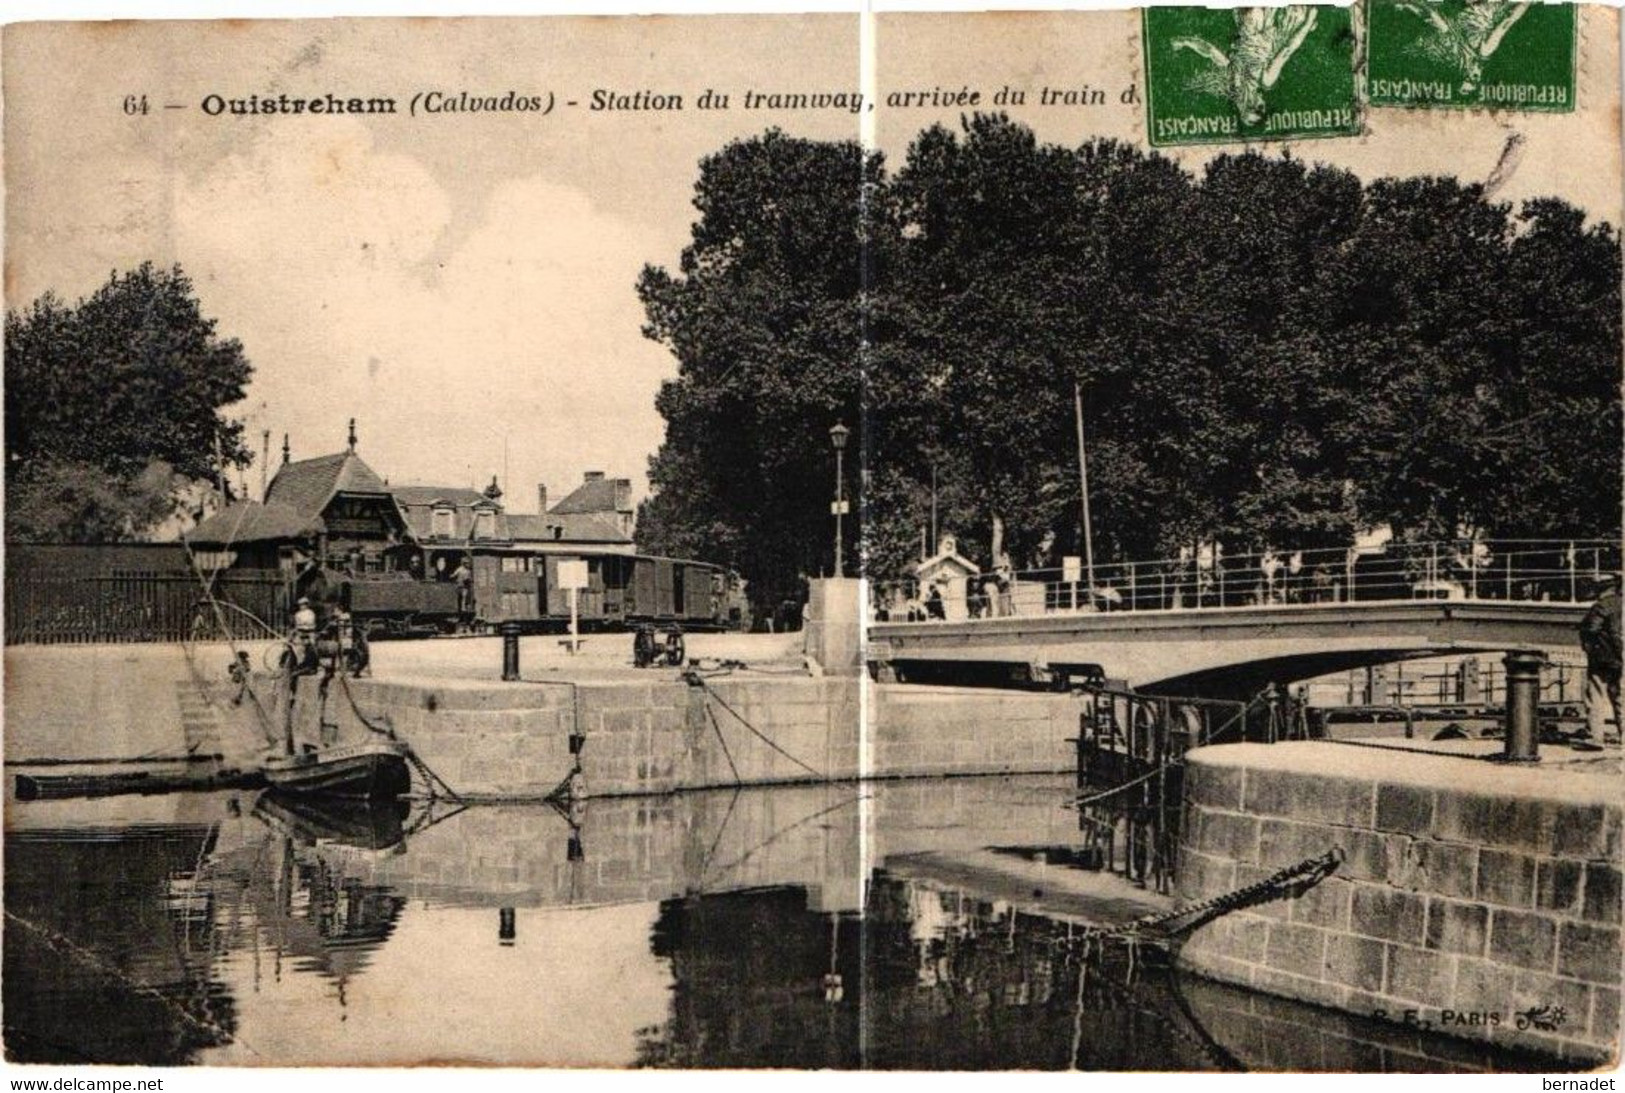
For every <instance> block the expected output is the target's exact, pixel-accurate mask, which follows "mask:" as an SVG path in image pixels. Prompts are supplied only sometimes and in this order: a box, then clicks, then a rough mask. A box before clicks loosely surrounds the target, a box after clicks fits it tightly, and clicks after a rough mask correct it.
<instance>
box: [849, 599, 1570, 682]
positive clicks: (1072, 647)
mask: <svg viewBox="0 0 1625 1093" xmlns="http://www.w3.org/2000/svg"><path fill="white" fill-rule="evenodd" d="M1586 610H1587V605H1586V604H1585V603H1572V602H1570V603H1551V602H1543V601H1524V600H1453V601H1445V600H1414V601H1387V602H1361V601H1355V602H1343V603H1311V604H1270V605H1262V606H1245V607H1222V608H1183V609H1181V608H1173V609H1164V610H1152V611H1146V610H1140V611H1089V610H1084V611H1057V612H1050V613H1042V614H1034V615H1026V616H1023V615H1016V616H1011V617H1004V618H975V619H964V620H959V621H944V620H932V621H928V622H882V623H873V624H871V625H870V627H869V630H868V635H867V646H866V649H867V656H868V659H869V662H870V665H871V666H872V667H873V668H874V669H876V670H877V672H879V673H881V674H882V675H883V677H884V676H891V675H895V676H896V677H897V678H900V679H902V680H903V681H907V680H908V679H909V678H910V676H911V674H912V675H914V676H915V677H916V678H918V677H920V676H923V675H933V674H934V676H935V678H943V673H944V671H946V672H947V673H949V674H950V675H951V674H952V673H953V670H954V668H955V667H959V668H961V669H963V670H964V674H965V675H966V676H969V675H972V674H975V673H976V672H978V671H980V672H981V673H982V674H983V675H984V676H985V675H987V674H989V673H990V672H996V671H997V669H998V667H999V666H1001V665H1003V666H1009V667H1010V668H1011V669H1012V670H1013V671H1017V672H1019V670H1020V667H1021V666H1033V667H1035V668H1036V669H1038V672H1039V675H1040V677H1042V676H1043V675H1044V674H1045V673H1052V672H1057V671H1065V670H1067V669H1068V668H1071V669H1073V670H1076V669H1077V668H1078V667H1080V666H1084V665H1098V666H1099V668H1100V669H1101V671H1102V672H1103V673H1104V675H1105V676H1107V677H1108V678H1111V679H1118V680H1124V681H1126V682H1127V683H1128V685H1129V686H1131V687H1134V688H1136V689H1139V690H1143V691H1146V692H1149V693H1165V694H1226V695H1231V694H1251V693H1254V692H1256V691H1257V690H1258V689H1259V688H1260V687H1262V686H1263V685H1264V684H1266V683H1270V682H1276V683H1291V682H1297V681H1300V680H1306V679H1312V678H1314V677H1316V676H1321V675H1326V674H1328V673H1332V672H1338V671H1343V670H1347V669H1350V668H1359V667H1364V666H1368V665H1372V664H1382V663H1389V662H1393V661H1400V660H1411V659H1418V658H1424V657H1436V656H1441V655H1446V654H1456V653H1487V652H1496V651H1501V650H1508V649H1539V650H1546V651H1548V652H1552V653H1562V652H1567V653H1569V654H1571V655H1572V654H1573V653H1574V652H1576V651H1577V650H1578V648H1579V626H1580V622H1581V620H1582V619H1583V618H1584V616H1585V612H1586Z"/></svg>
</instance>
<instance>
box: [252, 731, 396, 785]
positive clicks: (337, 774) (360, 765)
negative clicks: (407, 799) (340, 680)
mask: <svg viewBox="0 0 1625 1093" xmlns="http://www.w3.org/2000/svg"><path fill="white" fill-rule="evenodd" d="M407 754H408V749H407V746H406V744H405V743H403V742H402V741H399V740H384V739H380V740H364V741H361V742H359V743H354V744H332V745H328V746H327V747H322V748H314V749H307V750H304V751H298V752H295V753H294V754H292V755H276V756H272V757H271V758H269V759H267V760H266V761H265V780H266V781H267V782H268V783H270V785H271V787H272V788H273V789H276V790H279V791H281V792H283V793H300V794H320V795H322V796H327V797H350V798H362V799H367V800H376V799H380V798H387V797H401V796H404V795H405V794H406V793H407V792H409V791H410V790H411V788H412V771H411V768H410V766H408V764H407V759H406V757H407Z"/></svg>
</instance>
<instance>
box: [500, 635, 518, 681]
mask: <svg viewBox="0 0 1625 1093" xmlns="http://www.w3.org/2000/svg"><path fill="white" fill-rule="evenodd" d="M518 679H519V624H518V623H517V622H505V623H503V624H502V681H503V682H504V683H515V682H517V681H518Z"/></svg>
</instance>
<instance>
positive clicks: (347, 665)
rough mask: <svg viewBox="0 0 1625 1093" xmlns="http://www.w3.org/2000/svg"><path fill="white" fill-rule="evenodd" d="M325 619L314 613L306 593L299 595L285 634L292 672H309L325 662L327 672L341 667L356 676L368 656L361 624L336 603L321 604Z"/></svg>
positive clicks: (370, 656)
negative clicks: (286, 635) (291, 629)
mask: <svg viewBox="0 0 1625 1093" xmlns="http://www.w3.org/2000/svg"><path fill="white" fill-rule="evenodd" d="M323 606H324V608H325V612H326V618H325V619H324V618H322V616H321V615H320V614H318V612H317V607H316V604H315V603H314V602H312V600H311V598H310V597H309V596H300V597H299V602H298V604H297V605H296V606H295V609H294V613H293V632H292V633H291V634H290V635H289V637H288V648H289V649H290V650H291V653H292V658H293V663H292V665H291V667H292V670H293V672H294V674H295V675H311V674H314V673H315V672H317V671H318V670H320V669H321V667H322V663H323V661H324V660H325V661H326V662H327V667H328V674H329V675H331V674H332V672H333V671H335V670H337V669H338V668H340V667H343V668H344V669H345V670H346V671H347V672H349V674H351V675H360V674H361V673H362V672H364V671H365V670H366V668H367V664H368V662H369V661H370V660H371V659H372V655H371V651H370V649H369V648H368V646H367V632H366V628H365V627H364V626H357V625H356V623H355V620H354V619H353V618H352V617H351V615H350V612H349V611H348V610H346V609H345V607H344V605H343V604H342V603H340V602H336V601H335V602H333V603H329V604H324V605H323Z"/></svg>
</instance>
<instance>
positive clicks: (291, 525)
mask: <svg viewBox="0 0 1625 1093" xmlns="http://www.w3.org/2000/svg"><path fill="white" fill-rule="evenodd" d="M323 530H325V527H324V525H323V524H322V518H321V517H320V516H306V515H305V514H303V513H301V512H298V511H296V510H295V509H293V508H292V507H291V506H289V505H284V504H281V503H279V502H275V501H273V502H270V503H268V504H264V505H262V504H260V503H259V502H258V501H238V502H235V503H234V504H231V505H228V506H227V507H225V508H223V509H221V510H220V511H219V512H217V513H215V514H214V515H213V516H211V517H209V518H208V519H207V520H204V521H203V522H202V523H200V524H199V525H198V526H197V527H195V528H193V529H192V530H191V531H188V532H186V533H185V535H184V536H183V538H185V540H186V541H187V542H188V543H193V544H195V545H199V546H232V545H233V544H237V543H254V542H264V541H266V540H273V539H303V538H306V537H307V536H311V535H318V534H320V533H321V532H322V531H323Z"/></svg>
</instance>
